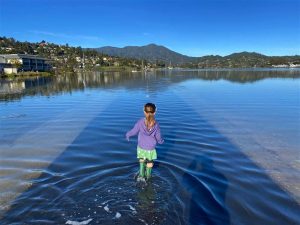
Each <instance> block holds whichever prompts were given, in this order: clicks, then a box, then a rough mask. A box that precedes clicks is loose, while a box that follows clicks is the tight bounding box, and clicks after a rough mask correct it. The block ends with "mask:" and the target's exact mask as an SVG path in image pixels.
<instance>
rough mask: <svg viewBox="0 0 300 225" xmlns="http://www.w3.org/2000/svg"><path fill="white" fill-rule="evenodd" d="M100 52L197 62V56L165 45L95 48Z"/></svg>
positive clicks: (176, 61)
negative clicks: (182, 52) (187, 54)
mask: <svg viewBox="0 0 300 225" xmlns="http://www.w3.org/2000/svg"><path fill="white" fill-rule="evenodd" d="M94 50H96V51H97V52H99V53H103V54H107V55H111V56H118V57H124V58H135V59H144V60H147V61H149V62H152V63H155V62H164V63H165V64H167V65H169V64H170V63H171V64H172V65H174V64H184V63H189V62H195V61H196V60H197V57H189V56H186V55H182V54H180V53H177V52H174V51H172V50H170V49H168V48H166V47H164V46H160V45H156V44H149V45H145V46H140V47H139V46H127V47H124V48H117V47H111V46H106V47H102V48H96V49H94Z"/></svg>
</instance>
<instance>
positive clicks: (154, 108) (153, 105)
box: [144, 102, 156, 113]
mask: <svg viewBox="0 0 300 225" xmlns="http://www.w3.org/2000/svg"><path fill="white" fill-rule="evenodd" d="M146 108H151V111H152V112H153V113H155V112H156V106H155V104H153V103H150V102H148V103H147V104H145V105H144V111H145V110H146Z"/></svg>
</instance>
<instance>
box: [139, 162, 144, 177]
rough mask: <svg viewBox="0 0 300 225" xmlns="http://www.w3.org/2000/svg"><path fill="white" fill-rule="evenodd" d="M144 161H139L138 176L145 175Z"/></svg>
mask: <svg viewBox="0 0 300 225" xmlns="http://www.w3.org/2000/svg"><path fill="white" fill-rule="evenodd" d="M145 166H146V163H145V162H140V174H139V177H145Z"/></svg>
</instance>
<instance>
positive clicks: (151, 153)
mask: <svg viewBox="0 0 300 225" xmlns="http://www.w3.org/2000/svg"><path fill="white" fill-rule="evenodd" d="M137 158H139V159H148V160H154V159H157V154H156V150H155V149H153V150H145V149H142V148H140V147H139V146H138V147H137Z"/></svg>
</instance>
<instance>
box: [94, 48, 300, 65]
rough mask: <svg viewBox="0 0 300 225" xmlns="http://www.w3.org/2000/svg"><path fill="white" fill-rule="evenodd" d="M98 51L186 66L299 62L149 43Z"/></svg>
mask: <svg viewBox="0 0 300 225" xmlns="http://www.w3.org/2000/svg"><path fill="white" fill-rule="evenodd" d="M93 50H96V51H97V52H99V53H102V54H107V55H111V56H119V57H125V58H135V59H139V60H147V61H149V62H152V63H160V64H165V65H166V66H168V65H170V64H171V65H172V66H180V67H188V68H220V67H223V68H224V67H225V68H237V67H242V68H243V67H271V66H289V65H291V64H300V56H266V55H262V54H259V53H256V52H240V53H233V54H231V55H228V56H219V55H208V56H202V57H190V56H186V55H182V54H180V53H177V52H175V51H172V50H170V49H168V48H166V47H164V46H160V45H156V44H149V45H145V46H140V47H139V46H127V47H124V48H117V47H111V46H106V47H102V48H96V49H93Z"/></svg>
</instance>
